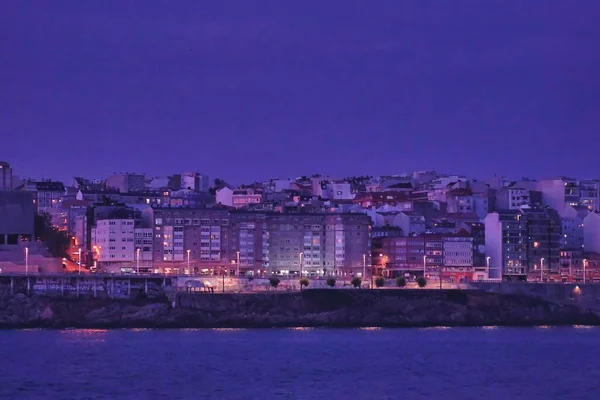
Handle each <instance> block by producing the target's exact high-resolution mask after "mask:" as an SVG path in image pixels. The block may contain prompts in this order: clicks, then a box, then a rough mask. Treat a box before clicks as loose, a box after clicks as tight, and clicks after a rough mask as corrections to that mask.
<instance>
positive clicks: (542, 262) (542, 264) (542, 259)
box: [540, 257, 545, 283]
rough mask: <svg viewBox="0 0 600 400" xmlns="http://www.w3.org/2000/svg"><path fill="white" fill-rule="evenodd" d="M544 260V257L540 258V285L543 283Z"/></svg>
mask: <svg viewBox="0 0 600 400" xmlns="http://www.w3.org/2000/svg"><path fill="white" fill-rule="evenodd" d="M544 260H545V258H544V257H542V258H540V283H542V282H544Z"/></svg>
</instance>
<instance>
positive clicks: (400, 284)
mask: <svg viewBox="0 0 600 400" xmlns="http://www.w3.org/2000/svg"><path fill="white" fill-rule="evenodd" d="M396 285H398V287H405V286H406V278H405V277H403V276H399V277H398V278H397V279H396Z"/></svg>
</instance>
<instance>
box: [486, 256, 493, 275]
mask: <svg viewBox="0 0 600 400" xmlns="http://www.w3.org/2000/svg"><path fill="white" fill-rule="evenodd" d="M491 258H492V257H489V256H488V257H486V258H485V265H486V266H487V278H488V279H490V259H491Z"/></svg>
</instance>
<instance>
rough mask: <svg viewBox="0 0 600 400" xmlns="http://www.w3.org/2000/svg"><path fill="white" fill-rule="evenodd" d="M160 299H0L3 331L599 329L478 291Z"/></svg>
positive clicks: (516, 298) (599, 321) (540, 304)
mask: <svg viewBox="0 0 600 400" xmlns="http://www.w3.org/2000/svg"><path fill="white" fill-rule="evenodd" d="M173 305H174V304H173V302H172V301H171V300H167V299H166V298H164V299H147V298H137V299H112V300H111V299H106V298H93V297H86V298H65V297H46V296H26V295H24V294H15V295H9V294H6V293H4V294H1V295H0V327H1V328H24V327H51V328H66V327H76V328H135V327H140V328H214V327H256V328H267V327H295V326H311V327H361V326H382V327H423V326H440V325H444V326H485V325H502V326H535V325H600V316H598V315H597V314H596V313H593V312H589V311H586V310H584V309H582V308H581V307H578V306H577V305H575V304H558V303H554V302H550V301H547V300H544V299H541V298H536V297H531V296H526V295H521V294H501V293H488V292H484V291H479V290H465V291H462V290H410V289H396V290H335V289H313V290H305V291H303V292H288V293H285V292H279V293H268V292H266V293H246V294H244V293H241V294H234V293H231V294H227V293H226V294H208V293H180V294H178V296H177V299H176V303H175V307H173Z"/></svg>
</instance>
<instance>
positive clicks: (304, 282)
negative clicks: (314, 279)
mask: <svg viewBox="0 0 600 400" xmlns="http://www.w3.org/2000/svg"><path fill="white" fill-rule="evenodd" d="M309 284H310V281H309V280H308V279H306V278H302V279H300V289H302V288H303V287H308V285H309Z"/></svg>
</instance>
